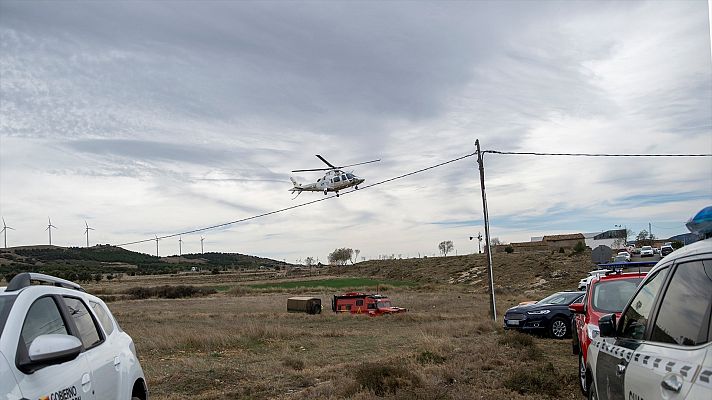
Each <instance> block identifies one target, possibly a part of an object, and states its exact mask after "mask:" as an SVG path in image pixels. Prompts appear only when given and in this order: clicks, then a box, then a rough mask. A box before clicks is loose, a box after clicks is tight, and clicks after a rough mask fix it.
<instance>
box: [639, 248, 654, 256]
mask: <svg viewBox="0 0 712 400" xmlns="http://www.w3.org/2000/svg"><path fill="white" fill-rule="evenodd" d="M654 254H655V252H654V251H653V248H652V247H651V246H643V247H641V248H640V257H652V256H653V255H654Z"/></svg>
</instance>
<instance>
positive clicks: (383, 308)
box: [331, 292, 406, 316]
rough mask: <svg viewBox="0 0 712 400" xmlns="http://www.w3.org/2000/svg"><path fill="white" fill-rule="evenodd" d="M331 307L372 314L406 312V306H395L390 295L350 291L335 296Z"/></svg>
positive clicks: (340, 311)
mask: <svg viewBox="0 0 712 400" xmlns="http://www.w3.org/2000/svg"><path fill="white" fill-rule="evenodd" d="M331 309H332V310H334V312H337V313H351V314H368V315H370V316H376V315H382V314H395V313H401V312H405V311H406V309H405V308H400V307H393V306H392V305H391V300H390V299H389V298H388V296H384V295H380V294H366V293H360V292H350V293H345V294H342V295H336V296H334V299H333V300H332V301H331Z"/></svg>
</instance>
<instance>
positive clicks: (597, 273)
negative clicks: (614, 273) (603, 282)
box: [578, 269, 610, 290]
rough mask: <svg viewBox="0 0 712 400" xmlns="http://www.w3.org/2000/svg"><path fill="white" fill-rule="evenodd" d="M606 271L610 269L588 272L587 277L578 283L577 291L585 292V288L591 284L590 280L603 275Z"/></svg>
mask: <svg viewBox="0 0 712 400" xmlns="http://www.w3.org/2000/svg"><path fill="white" fill-rule="evenodd" d="M608 271H610V269H596V270H593V271H589V272H588V276H587V277H585V278H583V279H581V280H580V281H579V284H578V290H586V286H588V283H589V282H591V279H593V278H595V277H597V276H600V275H605V274H606V272H608Z"/></svg>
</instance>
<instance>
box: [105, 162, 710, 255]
mask: <svg viewBox="0 0 712 400" xmlns="http://www.w3.org/2000/svg"><path fill="white" fill-rule="evenodd" d="M486 153H490V154H502V155H530V156H573V157H712V154H603V153H599V154H594V153H539V152H518V151H499V150H484V151H482V154H486ZM475 155H477V153H469V154H465V155H464V156H461V157H457V158H453V159H451V160H448V161H444V162H441V163H438V164H435V165H431V166H429V167H426V168H421V169H418V170H415V171H412V172H408V173H405V174H402V175H398V176H395V177H393V178H389V179H385V180H382V181H379V182H375V183H371V184H369V185H366V186H362V187H361V188H360V189H358V190H359V191H361V190H365V189H369V188H372V187H374V186H378V185H383V184H384V183H388V182H392V181H395V180H398V179H403V178H406V177H408V176H411V175H415V174H419V173H421V172H425V171H428V170H431V169H434V168H438V167H442V166H443V165H447V164H450V163H453V162H456V161H460V160H463V159H465V158H468V157H472V156H475ZM354 192H355V190H352V191H348V192H343V193H341V194H340V195H341V196H345V195H348V194H351V193H354ZM335 197H338V195H331V196H327V197H322V198H320V199H316V200H312V201H307V202H305V203H301V204H296V205H293V206H290V207H284V208H280V209H278V210H274V211H269V212H265V213H262V214H257V215H253V216H250V217H245V218H241V219H237V220H234V221H230V222H225V223H222V224H217V225H211V226H207V227H204V228H198V229H193V230H189V231H185V232H179V233H174V234H170V235H164V236H156V237H153V238H150V239H143V240H137V241H134V242H128V243H122V244H118V245H117V246H128V245H132V244H139V243H147V242H152V241H154V240H161V239H168V238H172V237H176V236H180V235H189V234H192V233H198V232H204V231H208V230H212V229H217V228H223V227H226V226H230V225H234V224H238V223H240V222H246V221H250V220H253V219H257V218H262V217H266V216H269V215H273V214H278V213H282V212H285V211H289V210H293V209H295V208H300V207H304V206H308V205H311V204H315V203H319V202H321V201H326V200H331V199H333V198H335Z"/></svg>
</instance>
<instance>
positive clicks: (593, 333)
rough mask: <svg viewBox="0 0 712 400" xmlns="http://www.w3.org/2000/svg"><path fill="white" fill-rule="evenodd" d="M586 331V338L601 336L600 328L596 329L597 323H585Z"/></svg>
mask: <svg viewBox="0 0 712 400" xmlns="http://www.w3.org/2000/svg"><path fill="white" fill-rule="evenodd" d="M586 333H587V334H588V338H589V339H591V340H593V339H595V338H597V337H599V336H601V330H600V329H598V325H591V324H588V325H586Z"/></svg>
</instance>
